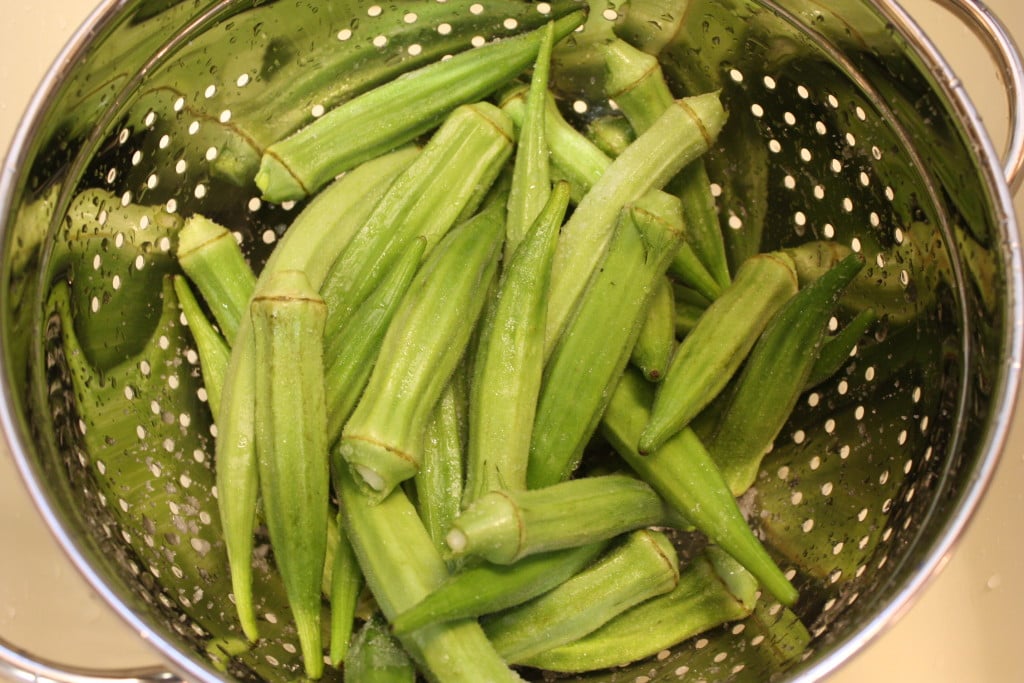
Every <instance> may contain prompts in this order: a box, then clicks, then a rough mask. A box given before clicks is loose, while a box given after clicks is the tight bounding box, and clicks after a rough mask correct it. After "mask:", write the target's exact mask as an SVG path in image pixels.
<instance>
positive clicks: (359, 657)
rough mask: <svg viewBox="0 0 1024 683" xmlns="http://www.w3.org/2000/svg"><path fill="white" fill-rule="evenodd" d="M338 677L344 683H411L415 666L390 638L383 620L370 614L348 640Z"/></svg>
mask: <svg viewBox="0 0 1024 683" xmlns="http://www.w3.org/2000/svg"><path fill="white" fill-rule="evenodd" d="M342 674H343V678H342V680H343V681H344V683H414V681H415V680H416V666H415V664H414V663H413V661H412V660H411V659H409V655H408V654H406V652H405V650H403V649H402V646H401V644H400V643H399V642H398V641H397V640H396V639H395V637H394V636H392V635H391V632H390V630H389V629H388V623H387V620H385V619H384V617H383V616H381V615H380V614H378V613H374V614H372V615H370V618H369V619H367V620H366V621H364V622H363V625H362V627H360V629H359V631H357V632H356V634H355V636H354V637H353V638H352V647H351V656H350V657H349V658H348V660H347V661H346V662H345V668H344V670H343V671H342Z"/></svg>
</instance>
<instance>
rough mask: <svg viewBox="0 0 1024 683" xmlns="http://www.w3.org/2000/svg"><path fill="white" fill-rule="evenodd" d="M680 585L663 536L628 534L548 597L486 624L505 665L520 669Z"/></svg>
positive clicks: (640, 532) (672, 553) (676, 564)
mask: <svg viewBox="0 0 1024 683" xmlns="http://www.w3.org/2000/svg"><path fill="white" fill-rule="evenodd" d="M678 582H679V559H678V558H677V556H676V550H675V547H674V546H673V545H672V542H671V541H670V540H669V539H668V537H667V536H665V534H663V533H661V532H659V531H654V530H650V529H640V530H638V531H634V532H632V533H630V534H627V535H626V536H625V537H624V538H623V539H622V540H621V542H619V543H618V544H616V545H615V546H614V547H612V548H611V549H610V550H608V552H607V553H605V555H603V556H602V557H601V558H600V559H598V561H597V562H596V563H594V564H593V565H592V566H590V567H589V568H587V569H585V570H583V571H582V572H580V573H579V574H576V575H575V576H573V577H572V578H570V579H568V580H567V581H565V582H564V583H562V584H561V585H559V586H557V587H555V588H553V589H552V590H550V591H548V592H547V593H545V594H543V595H541V596H538V597H536V598H534V599H533V600H530V601H529V602H526V603H523V604H522V605H519V606H518V607H513V608H511V609H509V610H506V611H505V612H502V613H501V614H498V615H495V616H494V617H493V618H489V619H485V620H483V622H482V624H483V629H484V632H486V633H487V636H488V637H489V638H490V639H491V642H492V643H493V644H494V647H495V649H496V650H497V651H498V652H499V653H500V654H501V656H502V657H504V658H505V659H506V660H507V661H509V662H512V663H518V662H521V661H524V660H526V659H529V658H530V657H532V656H535V655H537V654H538V653H540V652H543V651H544V650H546V649H549V648H552V647H557V646H559V645H564V644H566V643H571V642H572V641H574V640H576V639H578V638H581V637H583V636H585V635H586V634H588V633H591V632H592V631H594V630H596V629H598V628H600V627H601V626H602V625H604V624H605V623H607V622H608V621H610V620H612V619H613V618H615V617H616V616H617V615H619V614H621V613H623V612H625V611H626V610H628V609H629V608H630V607H633V606H634V605H637V604H640V603H642V602H643V601H645V600H648V599H651V598H653V597H655V596H658V595H663V594H665V593H668V592H670V591H671V590H672V589H673V588H675V587H676V585H677V584H678Z"/></svg>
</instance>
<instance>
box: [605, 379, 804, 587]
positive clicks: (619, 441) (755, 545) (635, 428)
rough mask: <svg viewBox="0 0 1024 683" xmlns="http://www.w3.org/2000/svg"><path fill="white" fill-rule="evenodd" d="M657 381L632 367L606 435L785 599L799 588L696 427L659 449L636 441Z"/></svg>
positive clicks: (611, 406)
mask: <svg viewBox="0 0 1024 683" xmlns="http://www.w3.org/2000/svg"><path fill="white" fill-rule="evenodd" d="M654 387H655V385H653V384H651V383H650V382H648V381H646V380H645V379H644V378H643V377H642V376H640V374H639V373H637V372H635V371H632V370H629V371H627V372H626V373H624V374H623V376H622V379H621V380H620V381H619V384H618V385H617V386H616V388H615V391H614V392H613V393H612V397H611V401H610V402H609V403H608V408H607V410H605V413H604V416H603V417H602V420H601V434H602V435H603V436H604V437H605V439H607V440H608V442H609V443H610V444H611V445H612V447H613V448H615V450H616V451H617V452H618V453H619V455H620V456H621V457H622V459H623V460H625V461H626V463H627V464H628V465H629V466H630V467H631V468H633V470H634V471H635V472H636V473H637V474H638V475H639V476H640V478H641V479H643V480H644V481H645V482H647V483H648V484H649V485H650V486H651V488H653V489H654V490H655V491H657V492H658V494H659V495H660V496H661V498H662V499H663V500H664V501H666V503H668V504H669V505H671V506H673V507H674V508H675V509H676V510H677V511H678V512H679V514H681V515H683V516H684V517H685V518H686V519H688V520H689V521H690V522H691V523H692V524H693V525H694V527H696V528H697V530H699V531H700V532H701V533H703V534H704V535H705V536H707V537H708V538H709V539H710V540H711V541H712V542H713V543H715V544H717V545H718V546H720V547H721V548H722V549H723V550H725V551H726V552H728V553H730V554H731V555H732V556H733V557H734V558H736V560H737V561H738V562H740V563H741V564H742V565H743V566H744V567H746V568H747V570H748V571H750V573H751V574H753V575H754V576H756V577H757V578H758V580H759V581H760V582H761V584H762V585H763V586H764V587H765V588H766V589H767V590H768V591H770V592H771V593H772V594H773V595H775V596H776V597H777V598H778V599H779V600H780V601H782V602H784V603H786V604H791V603H792V602H793V601H794V600H795V599H796V597H797V596H796V591H795V589H794V588H793V586H792V585H791V584H790V583H789V581H788V580H787V579H786V577H785V575H784V574H783V573H782V570H780V569H779V567H778V565H777V564H776V563H775V562H774V561H773V560H772V558H771V556H770V555H769V554H768V552H767V551H766V550H765V548H764V546H763V545H762V544H761V542H760V541H758V540H757V537H756V536H755V535H754V533H753V532H752V531H751V529H750V526H749V525H748V524H747V521H746V519H745V518H744V517H743V513H742V512H741V511H740V508H739V505H738V504H737V503H736V499H735V498H733V495H732V492H731V491H730V489H729V486H728V484H727V483H726V481H725V479H724V478H723V477H722V474H721V472H719V470H718V468H717V467H716V466H715V462H714V461H713V460H712V459H711V455H710V453H708V450H707V449H706V448H705V447H704V444H703V443H701V441H700V439H698V438H697V436H696V434H694V432H693V430H691V429H689V428H684V429H682V430H681V431H679V432H678V433H677V434H676V435H675V436H673V437H672V438H671V439H669V440H668V441H667V442H665V443H664V444H663V445H662V446H661V447H660V448H658V449H657V450H655V451H653V452H651V453H649V454H647V455H640V453H639V452H638V451H637V448H636V444H637V442H638V440H639V435H640V432H641V430H642V429H643V427H644V425H645V424H647V421H648V419H649V417H650V410H651V403H652V401H653V397H654V393H655V388H654Z"/></svg>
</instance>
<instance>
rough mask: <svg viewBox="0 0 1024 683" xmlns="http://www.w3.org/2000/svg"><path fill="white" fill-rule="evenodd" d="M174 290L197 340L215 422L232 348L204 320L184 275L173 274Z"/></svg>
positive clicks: (207, 398) (204, 317)
mask: <svg viewBox="0 0 1024 683" xmlns="http://www.w3.org/2000/svg"><path fill="white" fill-rule="evenodd" d="M174 293H175V294H176V295H177V297H178V305H179V306H181V312H182V314H184V316H185V320H186V321H187V322H188V329H189V331H190V332H191V333H192V339H193V340H194V341H195V343H196V353H198V354H199V363H200V368H201V370H202V373H203V386H204V387H206V401H207V404H208V405H209V406H210V411H211V414H212V415H213V420H214V422H216V421H217V411H218V410H219V409H220V396H221V390H222V389H223V387H224V373H225V372H227V367H228V363H229V362H230V361H231V349H230V348H229V347H228V344H227V342H226V341H224V337H222V336H221V334H220V332H218V331H217V329H216V328H215V327H214V326H213V323H211V322H210V321H209V319H207V317H206V313H205V312H204V311H203V309H202V307H201V306H200V305H199V301H197V300H196V296H195V294H193V293H192V288H191V287H189V285H188V281H187V279H186V278H185V277H182V276H181V275H176V276H174Z"/></svg>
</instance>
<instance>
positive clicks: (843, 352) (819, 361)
mask: <svg viewBox="0 0 1024 683" xmlns="http://www.w3.org/2000/svg"><path fill="white" fill-rule="evenodd" d="M875 320H876V316H875V311H874V309H872V308H868V309H866V310H863V311H861V312H860V313H858V314H857V315H856V316H854V318H853V320H851V321H850V322H848V323H846V325H844V326H843V328H842V329H841V330H839V331H838V332H836V333H835V334H833V335H832V336H831V337H827V338H826V339H825V340H824V341H822V343H821V349H820V350H819V351H818V357H817V358H816V359H815V360H814V366H813V367H812V368H811V372H810V374H808V376H807V382H806V383H805V384H804V388H805V389H809V388H811V387H816V386H818V385H819V384H821V383H822V382H824V381H825V380H827V379H828V378H830V377H832V376H833V375H834V374H836V373H837V372H839V369H840V368H842V367H843V364H844V363H846V362H847V361H848V360H849V358H850V354H852V353H853V352H854V350H855V349H856V348H857V344H858V342H860V340H861V339H862V338H863V336H864V333H866V332H867V331H868V328H869V327H871V325H872V324H873V323H874V322H875Z"/></svg>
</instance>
